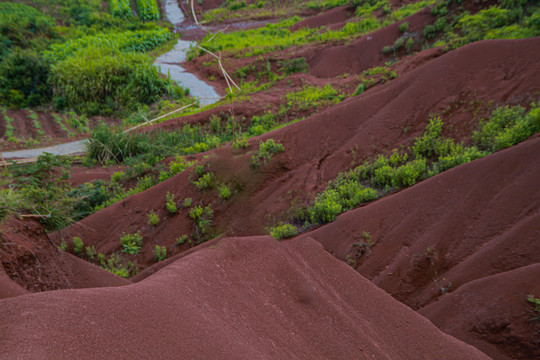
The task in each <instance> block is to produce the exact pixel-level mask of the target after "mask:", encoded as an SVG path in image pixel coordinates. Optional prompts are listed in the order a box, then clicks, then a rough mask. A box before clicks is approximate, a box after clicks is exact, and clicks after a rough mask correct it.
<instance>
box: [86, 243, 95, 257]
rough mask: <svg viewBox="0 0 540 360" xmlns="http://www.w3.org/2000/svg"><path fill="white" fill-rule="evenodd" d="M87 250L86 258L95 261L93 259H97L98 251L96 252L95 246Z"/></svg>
mask: <svg viewBox="0 0 540 360" xmlns="http://www.w3.org/2000/svg"><path fill="white" fill-rule="evenodd" d="M85 250H86V257H87V258H88V259H92V260H93V259H94V258H95V257H96V255H97V251H96V248H95V246H94V245H92V246H87V247H86V248H85Z"/></svg>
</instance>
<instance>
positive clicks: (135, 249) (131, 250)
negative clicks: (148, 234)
mask: <svg viewBox="0 0 540 360" xmlns="http://www.w3.org/2000/svg"><path fill="white" fill-rule="evenodd" d="M120 242H121V243H122V247H123V248H124V249H123V250H122V252H125V253H127V254H138V253H139V251H140V250H141V246H142V236H141V233H140V230H137V232H136V233H134V234H127V233H125V232H122V237H121V238H120Z"/></svg>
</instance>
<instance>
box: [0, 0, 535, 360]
mask: <svg viewBox="0 0 540 360" xmlns="http://www.w3.org/2000/svg"><path fill="white" fill-rule="evenodd" d="M196 3H197V4H195V9H196V11H198V12H201V11H203V10H208V9H211V8H214V7H216V6H218V5H220V4H221V3H222V2H221V1H217V0H211V1H207V0H204V1H203V2H200V3H199V2H196ZM251 3H254V2H253V1H248V4H251ZM467 4H468V5H467V6H469V7H472V6H473V5H471V4H469V3H467ZM183 8H184V11H188V10H189V8H188V7H187V5H186V4H183ZM351 14H352V12H351V9H349V8H348V7H336V8H334V9H331V10H329V11H324V12H320V13H318V14H315V15H314V14H312V13H310V12H308V15H314V16H312V17H309V18H307V19H305V20H303V21H301V22H299V23H297V24H296V25H295V27H294V29H300V28H302V27H318V26H321V25H328V26H329V27H330V28H340V27H342V26H343V25H344V24H345V23H346V21H347V19H348V18H349V17H350V16H351ZM406 20H407V21H408V22H409V24H410V29H411V31H415V32H420V33H421V32H422V29H423V28H424V26H425V25H427V24H432V23H433V22H434V20H435V19H434V17H433V16H431V11H430V10H429V9H424V10H422V11H420V12H418V13H416V14H415V15H412V16H410V17H409V18H407V19H406ZM399 24H400V23H399V22H398V23H395V24H393V25H390V26H387V27H384V28H382V29H380V30H378V31H375V32H373V33H370V34H369V35H365V36H362V37H359V38H357V39H355V40H353V41H351V42H349V43H343V44H341V45H337V46H335V45H334V46H331V45H328V44H319V45H316V46H315V45H313V46H311V45H308V46H306V47H304V48H291V49H287V50H283V51H277V52H276V54H275V55H276V57H278V58H280V59H281V58H287V57H290V58H293V57H298V56H303V57H305V58H306V62H307V63H308V64H309V66H310V71H309V72H308V73H305V74H295V75H292V76H291V77H290V79H288V80H283V81H282V82H278V83H277V84H276V86H275V87H273V88H271V89H270V90H269V91H265V92H260V93H256V94H253V95H252V96H251V98H250V99H249V100H248V101H238V102H233V103H230V104H227V105H222V106H218V107H216V108H212V109H210V110H206V111H203V112H200V113H197V114H194V115H189V116H184V117H179V118H176V119H172V120H168V121H166V122H163V123H161V124H159V125H158V126H157V127H158V128H160V129H165V130H168V129H176V128H179V127H182V126H183V125H184V124H186V123H208V122H209V119H210V116H211V115H216V114H218V113H219V112H229V113H231V114H235V115H237V116H243V115H245V116H248V115H249V116H251V115H254V114H261V113H263V112H264V111H267V110H268V109H270V110H276V111H277V110H278V109H279V107H280V104H281V103H282V102H283V101H284V98H285V95H286V94H287V93H288V91H289V90H290V87H291V86H293V85H291V84H294V85H300V84H304V82H306V83H309V84H318V85H321V84H322V85H324V84H326V83H332V84H338V85H343V86H344V87H347V86H348V85H350V84H352V81H353V80H351V79H347V76H342V75H343V74H352V75H358V74H361V73H362V72H363V71H365V70H367V69H369V68H372V67H374V66H381V65H384V64H385V62H386V61H388V56H386V55H384V54H383V53H382V52H381V49H382V48H383V47H384V46H385V45H391V44H393V43H394V41H395V40H396V39H397V38H399V37H400V29H399ZM294 29H293V30H294ZM419 50H420V49H419ZM207 60H208V58H207V57H200V58H197V59H195V60H194V61H193V62H192V63H191V64H188V65H187V66H186V68H187V69H191V70H193V68H194V67H196V66H198V65H200V64H202V63H203V62H204V61H207ZM539 60H540V37H536V38H529V39H521V40H485V41H479V42H474V43H472V44H469V45H466V46H463V47H461V48H458V49H456V50H453V51H449V52H446V51H444V50H443V49H442V48H432V49H428V50H423V51H419V52H418V53H415V54H412V55H410V56H406V57H404V59H402V60H400V61H399V62H397V63H396V64H395V65H393V66H395V67H394V68H395V69H396V70H397V72H398V73H399V76H398V77H397V78H396V79H394V80H392V81H389V82H388V83H385V84H382V85H377V86H376V87H373V88H370V89H368V90H367V91H365V92H364V93H362V94H361V95H357V96H353V97H349V98H348V99H346V100H344V101H343V102H340V103H339V104H336V105H332V106H328V107H327V108H326V109H324V110H322V111H320V112H318V113H315V114H314V115H312V116H309V117H307V118H306V119H304V120H302V121H298V122H296V123H293V124H291V125H288V126H285V127H282V128H280V129H278V130H274V131H272V132H269V133H266V134H264V135H261V136H258V137H255V138H252V139H250V140H249V148H248V149H247V150H246V151H244V152H241V151H240V152H239V151H235V150H233V149H232V146H231V144H227V145H225V146H222V147H220V148H217V149H214V150H210V151H208V152H206V153H203V154H198V155H191V156H186V158H187V159H188V160H192V159H197V160H199V161H201V162H202V163H203V164H205V165H207V168H208V169H209V170H210V171H212V172H213V174H214V175H215V177H216V179H217V181H219V182H223V183H226V184H230V185H231V192H232V194H231V200H232V201H221V200H220V199H219V197H218V195H217V190H216V189H211V190H208V191H204V192H201V191H200V190H199V189H197V188H196V187H195V186H194V185H193V183H192V181H191V180H192V179H191V176H192V174H191V173H190V171H189V170H187V171H183V172H181V173H179V174H177V175H175V176H173V177H172V178H170V179H168V180H166V181H163V182H161V183H159V184H157V185H155V186H152V187H151V188H149V189H147V190H145V191H143V192H141V193H138V194H135V195H132V196H129V197H127V198H125V199H124V200H121V201H119V202H117V203H115V204H113V205H111V206H109V207H106V208H104V209H102V210H100V211H98V212H96V213H94V214H92V215H90V216H88V217H86V218H84V219H82V220H80V221H78V222H75V223H73V224H72V225H70V226H69V227H67V228H65V229H63V230H61V231H57V232H54V233H46V232H45V231H44V230H43V227H42V225H41V224H40V223H39V222H37V221H35V220H29V219H16V218H14V219H10V220H9V221H5V222H3V223H2V225H0V359H2V360H3V359H6V360H12V359H13V360H15V359H134V358H135V359H158V358H159V359H306V360H307V359H310V360H311V359H321V360H326V359H391V360H396V359H411V360H412V359H426V360H431V359H437V360H443V359H456V360H462V359H467V360H469V359H470V360H475V359H490V358H492V359H496V360H509V359H527V360H534V359H540V341H539V339H540V333H539V332H538V322H537V321H536V322H535V321H532V320H533V318H534V317H535V313H534V311H533V309H534V308H533V306H531V304H530V303H529V302H528V301H527V296H528V295H535V296H536V297H540V282H539V281H538V278H539V277H540V242H539V239H540V182H539V180H540V136H539V134H536V135H533V136H532V137H531V138H529V139H528V140H526V141H523V142H522V143H519V144H517V145H515V146H513V147H510V148H508V149H505V150H501V151H498V152H496V153H494V154H492V155H489V156H486V157H484V158H481V159H478V160H474V161H472V162H469V163H467V164H464V165H460V166H458V167H455V168H453V169H450V170H448V171H445V172H443V173H440V174H439V175H436V176H434V177H431V178H429V179H427V180H424V181H422V182H420V183H417V184H416V185H414V186H411V187H409V188H406V189H403V190H399V191H394V192H391V193H389V194H386V196H384V197H382V198H380V199H378V200H376V201H373V202H371V203H368V204H365V205H362V206H360V207H357V208H356V209H353V210H350V211H348V212H346V213H344V214H342V215H340V216H338V217H337V219H336V220H335V221H334V222H332V223H328V224H323V225H320V226H318V227H316V228H310V229H309V230H308V231H306V232H304V233H302V234H300V235H298V236H296V237H294V238H292V239H288V240H281V241H277V240H274V239H273V238H271V237H270V236H267V235H266V234H268V226H269V224H272V225H274V224H278V223H280V222H281V221H284V220H287V219H286V215H285V214H286V213H287V211H291V209H293V208H294V205H295V204H296V205H298V204H305V203H308V202H309V201H312V200H313V198H314V197H315V195H316V194H317V193H319V192H321V191H322V190H323V189H324V188H325V187H326V186H327V184H328V182H329V181H331V180H333V179H335V177H336V176H337V175H338V174H339V173H340V172H343V171H346V170H348V169H350V168H351V167H352V166H354V165H357V164H360V163H362V162H363V161H364V160H366V159H372V158H373V157H374V156H376V155H378V154H389V153H390V152H391V150H392V149H399V148H401V147H406V146H410V145H411V144H412V143H413V142H414V139H415V138H416V137H418V136H419V135H421V134H422V133H423V131H424V129H425V127H426V124H427V123H428V119H429V116H430V114H440V115H441V118H442V119H443V121H444V130H443V135H445V136H448V137H451V138H453V139H454V140H456V141H457V142H459V141H463V142H464V144H470V143H471V135H472V132H473V131H474V130H476V129H477V127H478V121H479V120H480V119H481V118H482V117H483V116H485V115H486V114H488V113H489V111H491V110H493V109H494V108H496V107H499V106H504V105H522V106H529V104H530V103H531V102H533V101H538V100H539V99H540V97H539V96H540V61H539ZM247 61H248V60H246V59H227V66H230V68H231V73H233V71H234V70H235V69H238V68H240V67H242V66H245V64H246V63H247ZM205 71H206V73H205ZM198 74H199V75H200V76H201V77H204V76H208V75H212V74H211V73H210V70H208V69H207V70H204V71H203V70H199V73H198ZM212 76H213V75H212ZM287 81H290V82H287ZM218 82H219V80H216V83H218ZM220 86H222V87H223V88H224V86H225V85H224V83H222V84H220ZM221 90H222V89H221ZM353 90H354V89H353ZM10 114H11V112H10ZM13 114H14V117H15V118H16V119H17V118H18V117H17V115H16V114H15V113H13ZM21 116H22V115H21ZM46 116H48V115H45V114H40V119H41V118H42V117H43V118H44V119H45V118H46ZM25 121H27V120H25ZM23 122H24V121H23V120H20V121H18V123H23ZM46 130H47V131H46V132H47V133H51V134H54V133H57V132H59V131H60V130H58V129H56V128H54V127H51V129H46ZM0 131H2V129H0ZM3 131H5V129H4V130H3ZM270 138H272V139H275V140H276V141H279V142H280V143H281V144H283V145H284V147H285V149H286V151H285V152H283V153H280V154H277V155H275V156H274V158H273V159H272V161H271V162H270V163H268V164H265V165H263V166H261V167H260V168H259V169H256V170H255V169H253V168H252V167H251V166H250V158H251V155H252V153H250V152H252V151H253V150H255V149H256V148H257V146H258V144H259V142H260V141H264V140H267V139H270ZM170 161H172V159H167V162H170ZM122 169H124V167H123V165H119V166H114V167H108V168H96V169H86V168H75V169H73V170H72V178H71V182H72V184H73V185H79V184H82V183H84V182H86V181H92V180H96V179H108V178H109V177H110V175H111V174H113V173H114V172H116V171H118V170H122ZM167 193H173V194H176V196H177V200H183V199H185V198H192V199H193V200H194V202H195V203H200V204H211V206H212V209H213V221H214V223H213V224H214V227H215V235H216V237H215V238H213V239H212V240H209V241H207V242H203V243H202V244H199V245H196V244H189V245H188V244H187V243H182V244H180V245H179V244H177V239H178V238H179V237H180V236H182V235H184V234H190V233H192V232H193V220H192V219H191V218H190V216H189V215H188V210H187V209H185V208H182V209H179V211H178V212H177V213H175V214H171V213H170V212H169V211H168V210H167V209H166V207H165V199H166V196H167ZM149 211H155V212H156V213H157V214H158V216H159V219H160V221H159V223H158V224H157V225H156V226H150V225H149V224H148V217H147V216H148V212H149ZM136 231H140V234H141V235H142V238H143V244H142V249H141V251H140V252H139V253H138V254H135V255H132V256H131V261H133V264H134V265H135V266H137V267H138V268H139V269H140V270H141V272H140V273H138V274H137V275H136V276H133V277H131V278H129V279H124V278H121V277H119V276H116V275H114V274H112V273H110V272H108V271H106V270H104V269H102V268H100V267H98V266H96V265H94V264H91V263H89V262H87V261H84V260H82V259H81V258H79V257H76V256H74V255H72V254H70V253H69V252H73V245H72V239H73V237H80V238H81V239H83V240H84V244H85V245H87V246H94V247H95V249H96V250H97V252H98V253H102V254H105V255H111V254H117V253H119V252H120V251H121V249H122V244H121V242H120V237H121V236H122V234H123V233H124V232H128V233H134V232H136ZM366 234H368V235H366ZM366 236H369V239H370V241H369V242H368V241H366ZM62 241H65V242H66V243H67V245H68V249H67V250H68V252H65V251H61V250H59V249H58V246H59V245H60V244H61V242H62ZM156 245H159V246H165V247H166V248H167V249H168V252H167V255H168V257H167V259H165V260H164V261H161V262H158V263H155V259H154V255H153V253H152V251H153V249H154V248H155V246H156ZM536 317H538V314H536Z"/></svg>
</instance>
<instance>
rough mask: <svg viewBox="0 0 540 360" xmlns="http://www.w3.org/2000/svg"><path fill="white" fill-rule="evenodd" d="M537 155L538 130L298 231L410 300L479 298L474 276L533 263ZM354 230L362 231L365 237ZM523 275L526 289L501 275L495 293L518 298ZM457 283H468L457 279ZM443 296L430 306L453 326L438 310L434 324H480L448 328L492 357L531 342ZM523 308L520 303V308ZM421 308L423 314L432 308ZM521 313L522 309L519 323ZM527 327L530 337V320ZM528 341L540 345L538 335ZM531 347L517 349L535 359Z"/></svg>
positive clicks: (414, 303)
mask: <svg viewBox="0 0 540 360" xmlns="http://www.w3.org/2000/svg"><path fill="white" fill-rule="evenodd" d="M539 154H540V136H535V137H534V138H532V139H530V140H528V141H525V142H523V143H521V144H519V145H516V146H514V147H512V148H510V149H506V150H503V151H500V152H497V153H495V154H493V155H491V156H488V157H486V158H483V159H479V160H476V161H473V162H471V163H468V164H465V165H462V166H459V167H457V168H454V169H452V170H449V171H447V172H444V173H442V174H440V175H438V176H435V177H433V178H430V179H428V180H426V181H424V182H422V183H419V184H417V185H415V186H413V187H411V188H409V189H406V190H403V191H401V192H399V193H396V194H393V195H390V196H387V197H385V198H383V199H380V200H378V201H376V202H374V203H371V204H369V205H367V206H364V207H361V208H358V209H355V210H353V211H350V212H348V213H346V214H343V215H341V216H339V217H338V218H337V220H336V221H335V222H333V223H331V224H328V225H325V226H323V227H321V228H319V229H316V230H314V231H312V232H310V233H308V234H306V235H305V236H309V237H312V238H313V239H316V240H318V241H319V242H321V243H322V244H323V245H324V247H325V248H326V249H328V250H329V251H330V252H331V253H333V254H334V255H335V256H336V257H337V258H340V259H343V260H345V259H346V257H347V255H349V257H350V259H349V261H350V262H354V267H355V268H356V269H357V270H358V271H359V272H360V273H361V274H362V275H364V276H366V277H367V278H368V279H370V280H371V281H372V282H373V283H374V284H376V285H377V286H379V287H381V288H382V289H384V290H386V291H387V292H388V293H390V294H391V295H392V296H393V297H394V298H396V299H398V300H400V301H402V302H403V303H405V304H407V305H409V306H411V307H412V308H414V309H421V308H423V307H425V306H427V305H429V304H433V301H435V300H436V299H441V300H439V302H441V301H442V299H445V298H446V297H448V296H451V294H452V292H454V291H456V289H457V290H458V291H460V294H461V295H460V296H461V298H462V299H464V298H466V297H467V296H468V291H469V290H470V291H472V292H473V293H472V295H471V296H480V295H481V296H483V297H484V299H486V301H487V298H488V297H489V296H490V293H484V292H482V290H479V289H476V290H475V287H474V286H473V285H472V282H473V281H475V280H478V281H479V280H480V279H483V278H486V277H489V276H492V275H495V274H498V273H501V272H506V271H510V270H513V269H517V268H521V267H524V266H528V265H533V264H538V263H540V242H539V241H538V239H539V238H540V227H539V226H538V224H540V184H539V183H538V179H540V155H539ZM363 232H367V233H369V234H370V236H371V239H370V240H371V241H372V242H373V244H372V245H370V244H369V243H368V239H367V238H366V236H365V235H363ZM501 279H502V278H501ZM504 279H506V280H509V279H511V276H507V277H504ZM509 281H510V280H509ZM526 283H527V284H528V286H529V290H527V289H526V288H525V287H522V288H521V292H520V293H519V294H518V293H516V292H515V291H514V290H515V289H514V288H513V287H512V286H510V284H509V283H505V282H503V281H502V280H501V281H499V282H498V284H499V288H498V294H497V297H501V298H508V297H513V296H517V297H518V298H519V299H520V301H522V302H523V297H524V296H525V295H527V294H528V293H529V291H530V293H532V294H534V293H535V291H536V292H537V291H538V290H539V289H538V284H535V282H534V281H531V282H526ZM466 284H471V285H470V286H468V287H467V288H465V287H464V286H465V285H466ZM505 284H508V286H507V285H505ZM462 287H463V290H462ZM466 289H468V290H466ZM448 292H450V293H451V294H450V295H445V294H446V293H448ZM477 292H479V293H477ZM523 293H524V294H523ZM474 294H476V295H474ZM479 294H480V295H479ZM491 294H493V293H491ZM463 301H465V300H463ZM516 301H517V300H516ZM493 303H494V304H500V305H501V306H500V307H499V310H498V311H499V314H501V316H502V317H505V316H506V315H502V314H514V315H515V314H516V312H517V313H519V310H517V309H516V308H512V307H507V306H504V304H501V303H499V302H498V300H496V299H493ZM435 304H437V303H435ZM444 304H449V303H448V302H445V303H440V304H438V305H433V307H435V308H437V309H438V310H437V311H438V312H439V314H443V313H445V312H447V314H448V315H447V316H448V317H452V321H453V323H452V324H453V325H451V326H450V325H449V323H450V320H449V319H446V320H445V321H444V322H442V323H444V324H447V325H445V326H444V327H443V329H447V328H452V327H456V328H463V329H471V328H475V329H483V331H477V332H476V333H474V334H470V333H469V334H467V336H463V337H462V335H463V334H464V333H466V331H465V330H463V331H461V332H460V333H455V334H456V336H458V337H460V338H461V339H462V340H465V341H469V340H470V339H471V338H472V337H473V335H474V338H475V339H476V340H475V342H474V344H475V345H476V344H478V343H483V344H484V347H483V348H486V349H491V350H492V352H488V354H489V355H491V356H493V357H496V355H497V354H506V355H507V356H509V357H512V356H511V354H512V353H513V351H514V349H515V348H520V347H522V348H528V347H529V346H530V343H531V340H530V336H525V337H523V333H522V332H521V333H520V332H518V333H517V334H516V333H513V332H512V331H511V330H509V331H508V332H502V333H501V334H499V329H498V328H497V327H496V326H492V319H493V318H489V317H482V316H471V314H472V312H473V310H470V309H468V308H464V309H463V310H464V312H463V313H462V312H461V311H460V308H459V307H456V306H452V307H448V308H446V307H445V305H444ZM430 306H431V305H430ZM478 306H479V305H478ZM523 307H524V303H522V306H521V307H519V308H520V309H523ZM423 313H424V314H425V315H426V316H428V318H430V315H429V314H430V313H431V312H423ZM494 316H495V315H494ZM526 319H527V317H526V315H525V314H522V318H521V320H520V322H519V324H520V325H518V327H522V325H523V324H524V323H526V321H525V320H526ZM508 321H509V323H510V324H509V325H508V327H509V329H511V328H512V327H513V326H514V325H516V323H515V322H514V320H513V319H512V317H508ZM436 323H437V322H436ZM528 326H529V331H530V335H531V336H534V334H535V330H534V327H533V324H530V323H528ZM452 333H453V332H452ZM494 339H499V340H494ZM500 339H503V340H502V341H501V340H500ZM535 346H536V350H535V351H536V352H538V351H540V348H539V346H538V343H536V344H535ZM531 354H533V352H531V353H530V354H529V357H522V358H527V359H534V358H535V357H534V355H531ZM531 356H532V357H531Z"/></svg>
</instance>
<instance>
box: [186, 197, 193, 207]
mask: <svg viewBox="0 0 540 360" xmlns="http://www.w3.org/2000/svg"><path fill="white" fill-rule="evenodd" d="M192 204H193V199H192V198H185V199H184V207H186V208H188V207H191V205H192Z"/></svg>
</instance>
